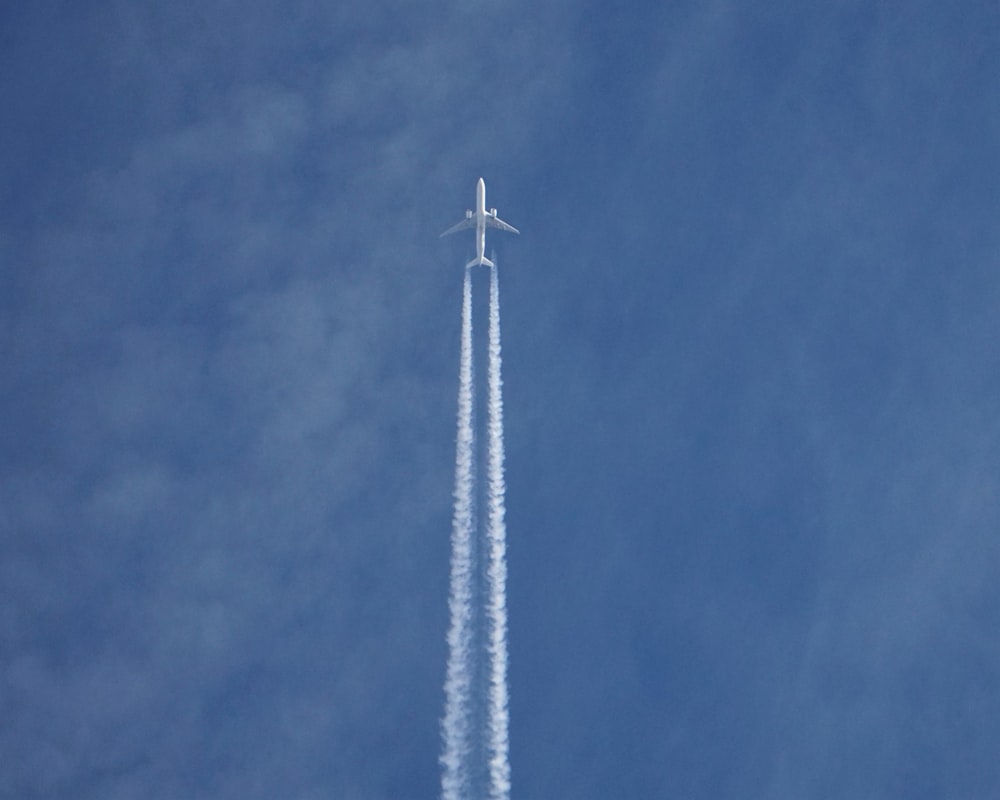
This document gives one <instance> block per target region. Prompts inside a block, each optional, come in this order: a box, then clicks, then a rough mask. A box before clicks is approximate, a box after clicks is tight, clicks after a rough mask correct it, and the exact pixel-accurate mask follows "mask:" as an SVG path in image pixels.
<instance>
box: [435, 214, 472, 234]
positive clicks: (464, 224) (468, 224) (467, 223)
mask: <svg viewBox="0 0 1000 800" xmlns="http://www.w3.org/2000/svg"><path fill="white" fill-rule="evenodd" d="M475 227H476V218H475V217H466V218H465V219H463V220H462V221H461V222H459V223H458V224H457V225H452V226H451V227H450V228H448V230H446V231H445V232H444V233H442V234H441V236H447V235H448V234H449V233H455V232H457V231H464V230H465V229H466V228H475ZM438 238H440V237H438Z"/></svg>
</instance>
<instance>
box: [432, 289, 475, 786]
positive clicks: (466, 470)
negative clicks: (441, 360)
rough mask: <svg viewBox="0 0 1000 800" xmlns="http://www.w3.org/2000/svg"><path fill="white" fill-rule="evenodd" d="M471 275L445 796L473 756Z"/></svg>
mask: <svg viewBox="0 0 1000 800" xmlns="http://www.w3.org/2000/svg"><path fill="white" fill-rule="evenodd" d="M472 367H473V364H472V276H471V273H470V272H469V270H466V272H465V286H464V290H463V295H462V344H461V356H460V361H459V381H458V433H457V442H456V448H455V492H454V497H455V509H454V516H453V518H452V533H451V578H450V587H449V596H448V609H449V613H450V616H451V624H450V627H449V629H448V666H447V673H446V678H445V711H444V719H443V720H442V725H441V727H442V734H443V738H444V743H443V745H444V749H443V752H442V754H441V759H440V760H441V765H442V767H443V768H444V773H443V775H442V779H441V790H442V798H443V800H462V798H464V797H466V796H467V795H468V791H467V790H468V786H469V759H470V754H471V751H472V743H471V736H472V730H471V725H472V710H471V708H472V706H471V704H472V680H473V660H472V659H473V652H472V639H473V596H472V589H473V575H474V572H473V554H472V533H473V528H474V519H473V515H474V513H475V509H474V501H473V496H474V491H475V470H474V466H475V465H474V461H473V455H474V450H475V437H474V433H473V418H472V412H473V396H474V392H475V387H474V385H473V370H472Z"/></svg>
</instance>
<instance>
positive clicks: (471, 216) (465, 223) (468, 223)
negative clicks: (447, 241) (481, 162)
mask: <svg viewBox="0 0 1000 800" xmlns="http://www.w3.org/2000/svg"><path fill="white" fill-rule="evenodd" d="M466 228H475V229H476V257H475V258H474V259H472V261H470V262H469V263H468V264H466V265H465V268H466V269H468V268H469V267H475V266H477V265H478V264H482V265H483V266H485V267H492V266H494V264H493V262H492V261H490V260H489V259H488V258H487V257H486V255H485V252H486V229H487V228H499V229H500V230H502V231H507V233H520V231H519V230H518V229H517V228H515V227H514V226H513V225H508V224H507V223H506V222H504V221H503V220H502V219H498V218H497V210H496V209H495V208H491V209H490V210H489V211H488V212H487V210H486V181H484V180H483V179H482V178H480V179H479V183H477V184H476V210H475V211H471V210H470V211H466V212H465V219H463V220H462V221H461V222H459V223H458V224H457V225H453V226H452V227H450V228H448V230H446V231H445V232H444V233H442V234H441V235H442V236H447V235H448V234H449V233H455V232H456V231H463V230H465V229H466Z"/></svg>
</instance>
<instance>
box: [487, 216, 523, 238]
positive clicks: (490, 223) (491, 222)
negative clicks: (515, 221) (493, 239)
mask: <svg viewBox="0 0 1000 800" xmlns="http://www.w3.org/2000/svg"><path fill="white" fill-rule="evenodd" d="M486 227H488V228H499V229H500V230H502V231H507V233H520V232H521V231H519V230H518V229H517V228H515V227H514V226H513V225H508V224H507V223H506V222H504V221H503V220H502V219H497V218H496V217H492V216H490V215H489V214H487V215H486Z"/></svg>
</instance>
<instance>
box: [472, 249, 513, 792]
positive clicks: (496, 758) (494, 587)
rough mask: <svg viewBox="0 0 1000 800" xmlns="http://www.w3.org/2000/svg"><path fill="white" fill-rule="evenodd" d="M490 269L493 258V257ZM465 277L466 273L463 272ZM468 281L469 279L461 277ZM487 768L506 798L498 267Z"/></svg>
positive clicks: (493, 331)
mask: <svg viewBox="0 0 1000 800" xmlns="http://www.w3.org/2000/svg"><path fill="white" fill-rule="evenodd" d="M493 258H494V264H495V263H496V255H495V254H494V256H493ZM466 274H467V275H468V273H466ZM466 281H468V277H466ZM489 345H490V349H489V365H488V376H489V379H488V380H489V405H488V414H489V421H488V428H489V478H488V485H489V533H488V558H489V561H488V564H487V569H486V574H487V579H488V581H489V590H488V600H487V606H486V616H487V620H488V622H489V643H488V650H489V656H490V684H489V723H488V724H489V767H490V798H491V800H508V798H509V797H510V759H509V750H510V739H509V733H508V727H509V722H510V718H509V712H508V707H507V696H508V690H507V529H506V525H505V523H504V496H505V495H506V487H505V485H504V475H503V468H504V447H503V396H502V393H501V386H502V383H503V381H502V379H501V377H500V287H499V283H498V279H497V268H496V266H493V267H491V268H490V332H489Z"/></svg>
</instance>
